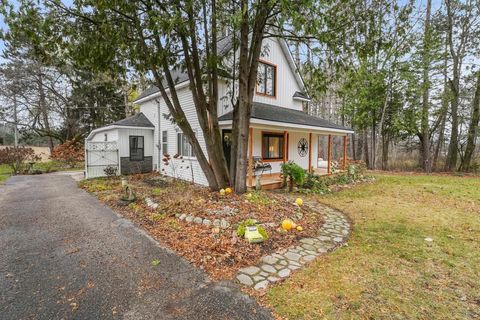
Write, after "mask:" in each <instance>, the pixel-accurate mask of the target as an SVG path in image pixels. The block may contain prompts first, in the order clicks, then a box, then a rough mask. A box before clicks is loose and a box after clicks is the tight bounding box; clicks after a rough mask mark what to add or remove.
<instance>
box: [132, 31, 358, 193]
mask: <svg viewBox="0 0 480 320" xmlns="http://www.w3.org/2000/svg"><path fill="white" fill-rule="evenodd" d="M262 46H263V49H262V55H261V59H260V64H259V76H258V84H257V88H256V92H255V95H254V99H253V101H254V103H253V108H252V116H251V127H250V142H249V157H250V159H251V163H252V165H251V170H249V179H248V183H249V185H253V184H254V183H255V182H254V181H253V176H255V175H261V176H262V183H263V184H264V185H265V186H266V187H268V186H269V185H270V187H275V186H277V185H278V181H279V180H278V176H279V172H280V165H281V164H282V163H284V162H286V161H294V162H295V163H297V164H299V165H300V166H302V167H303V168H305V169H306V170H319V169H324V170H326V171H327V172H328V171H329V170H330V165H328V164H327V163H328V162H329V161H330V157H331V156H330V155H331V151H330V149H331V138H332V136H342V137H344V144H345V146H346V137H347V135H348V134H350V133H353V131H352V130H351V129H349V128H346V127H342V126H339V125H336V124H334V123H331V122H328V121H325V120H322V119H319V118H317V117H313V116H310V115H308V114H307V113H305V112H304V111H303V110H305V109H306V106H307V104H308V102H309V101H310V98H309V97H308V95H307V94H306V89H305V85H304V82H303V79H302V77H301V75H300V74H299V73H298V71H297V70H298V69H297V67H296V65H295V62H294V60H293V58H292V55H291V53H290V51H289V49H288V46H287V44H286V42H285V41H284V40H283V39H281V38H268V39H265V40H264V41H263V44H262ZM218 47H219V48H220V51H221V52H226V51H228V50H229V48H231V38H230V37H226V38H224V39H222V40H220V41H219V44H218ZM174 79H176V90H177V94H178V97H179V100H180V103H181V105H182V108H183V110H184V112H185V114H186V116H187V119H188V121H189V122H190V124H191V125H192V127H193V128H194V129H196V132H197V137H198V140H199V142H200V145H201V146H202V147H203V148H204V150H205V154H206V147H205V142H204V139H203V136H202V131H201V129H200V125H199V124H198V120H197V116H196V112H195V106H194V103H193V99H192V95H191V92H190V89H189V87H188V76H187V75H186V74H183V73H178V74H176V75H175V76H174ZM231 92H232V88H231V84H230V83H228V82H227V81H226V80H219V100H218V101H219V105H218V114H219V123H220V126H221V130H222V136H223V138H224V139H223V140H224V151H225V152H226V153H227V159H229V158H230V157H229V156H228V153H229V135H230V134H231V128H232V105H231V103H230V101H231V99H230V96H229V95H230V94H231ZM135 103H136V104H137V105H139V106H140V112H141V114H143V115H145V116H146V118H147V119H148V120H149V122H150V123H151V124H153V126H154V129H153V141H152V142H151V145H149V146H148V148H152V149H153V158H152V170H156V171H161V172H163V173H164V174H167V175H172V176H176V177H178V178H181V179H185V180H194V182H195V183H199V184H203V185H206V184H207V180H206V178H205V176H204V174H203V172H202V170H201V168H200V166H199V164H198V163H197V161H196V159H195V155H194V154H193V153H192V151H191V148H190V145H189V144H188V142H187V141H186V139H185V137H184V135H183V133H182V132H181V130H180V129H179V128H178V127H177V126H175V125H174V124H172V123H171V121H170V120H168V119H166V118H165V117H164V115H165V114H168V113H169V112H168V109H167V106H166V104H165V102H164V100H163V98H162V97H161V94H160V92H159V90H158V88H156V87H151V88H149V89H147V90H145V91H144V92H143V93H142V94H141V95H140V96H139V98H138V99H137V100H136V101H135ZM150 129H151V128H150V127H148V130H150ZM325 136H328V137H329V138H328V141H329V143H328V149H329V151H328V157H327V158H328V159H319V157H318V154H319V152H318V150H317V149H318V139H319V137H325ZM123 141H129V140H128V139H126V138H124V140H123ZM149 141H150V140H149ZM146 143H147V138H145V148H147V146H146ZM127 149H128V148H127ZM130 149H131V148H130ZM130 149H129V150H130ZM344 149H345V148H344ZM145 150H146V149H145ZM345 150H346V149H345ZM164 154H170V155H173V154H180V155H182V156H183V159H182V160H174V161H173V162H171V163H169V164H168V165H165V164H164V162H163V161H162V157H163V155H164ZM344 158H345V156H344ZM131 159H132V157H130V160H131ZM262 163H263V166H262ZM262 167H263V168H264V169H266V170H262V169H261V168H262ZM265 167H266V168H265Z"/></svg>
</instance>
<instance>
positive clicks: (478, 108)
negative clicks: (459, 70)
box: [460, 71, 480, 171]
mask: <svg viewBox="0 0 480 320" xmlns="http://www.w3.org/2000/svg"><path fill="white" fill-rule="evenodd" d="M479 120H480V71H477V88H476V90H475V96H474V98H473V103H472V118H471V120H470V125H469V128H468V138H467V146H466V148H465V156H464V157H463V161H462V163H461V165H460V170H461V171H469V170H470V162H471V161H472V157H473V153H474V151H475V142H476V138H477V133H478V122H479Z"/></svg>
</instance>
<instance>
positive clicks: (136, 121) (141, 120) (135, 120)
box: [110, 112, 155, 128]
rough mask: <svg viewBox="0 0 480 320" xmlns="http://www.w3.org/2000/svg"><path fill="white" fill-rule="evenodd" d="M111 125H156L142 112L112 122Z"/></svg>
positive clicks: (146, 126) (147, 126)
mask: <svg viewBox="0 0 480 320" xmlns="http://www.w3.org/2000/svg"><path fill="white" fill-rule="evenodd" d="M110 126H123V127H142V128H155V126H154V125H153V124H152V123H151V122H150V120H148V118H147V117H146V116H145V115H144V114H143V113H142V112H139V113H136V114H134V115H133V116H131V117H128V118H125V119H122V120H119V121H116V122H114V123H111V124H110Z"/></svg>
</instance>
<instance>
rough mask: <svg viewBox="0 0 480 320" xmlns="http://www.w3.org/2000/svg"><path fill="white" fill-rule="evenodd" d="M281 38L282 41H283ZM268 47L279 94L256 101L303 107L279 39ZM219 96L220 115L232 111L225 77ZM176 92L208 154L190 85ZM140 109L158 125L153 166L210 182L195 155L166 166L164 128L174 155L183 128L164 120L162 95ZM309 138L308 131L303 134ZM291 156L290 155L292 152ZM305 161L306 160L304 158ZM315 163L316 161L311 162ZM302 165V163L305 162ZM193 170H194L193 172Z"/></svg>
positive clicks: (257, 151)
mask: <svg viewBox="0 0 480 320" xmlns="http://www.w3.org/2000/svg"><path fill="white" fill-rule="evenodd" d="M280 41H281V40H280ZM263 45H264V47H265V48H268V49H266V50H264V55H263V56H262V57H261V59H262V60H264V61H266V62H270V63H273V64H275V65H276V66H277V67H276V82H277V83H276V97H275V98H270V97H265V96H259V95H256V94H255V96H254V101H255V102H260V103H267V104H271V105H276V106H279V107H284V108H291V109H295V110H302V103H301V101H297V100H294V99H293V95H294V94H295V92H296V91H302V89H300V86H299V84H298V83H297V79H296V78H295V75H294V73H293V72H292V70H291V68H290V66H289V64H288V61H287V57H286V56H285V54H284V51H283V50H282V48H281V46H280V43H279V40H278V39H266V40H264V43H263ZM218 88H219V96H218V114H219V116H220V115H223V114H225V113H228V112H230V111H232V105H231V99H230V95H231V94H232V88H231V84H229V83H228V82H227V81H226V80H224V79H221V80H219V84H218ZM177 95H178V98H179V101H180V103H181V106H182V109H183V111H184V113H185V115H186V117H187V120H188V122H189V123H190V124H191V126H192V128H193V129H194V130H195V131H196V132H197V138H198V140H199V143H200V146H201V147H202V149H203V151H204V153H205V155H206V154H207V152H206V146H205V140H204V137H203V133H202V130H201V128H200V125H199V123H198V118H197V114H196V110H195V106H194V103H193V98H192V94H191V91H190V89H189V88H188V87H182V88H179V89H177ZM139 105H140V111H141V112H143V114H144V115H145V116H146V117H147V118H148V119H149V120H150V121H151V122H152V123H153V124H154V125H155V131H154V133H153V138H152V140H153V141H152V146H153V149H152V154H153V159H152V161H153V167H154V168H155V169H157V170H158V171H160V172H162V173H164V174H166V175H169V176H174V177H177V178H180V179H185V180H189V181H191V180H193V181H194V182H195V183H198V184H202V185H208V182H207V179H206V177H205V175H204V174H203V171H202V169H201V167H200V165H199V163H198V161H197V160H196V159H195V158H185V159H183V160H172V163H170V164H169V165H165V163H164V162H163V161H162V157H163V156H162V154H163V151H162V150H161V148H162V134H163V132H164V131H168V142H167V143H168V153H169V154H170V155H171V156H173V155H175V154H176V153H177V152H178V150H177V133H178V132H181V131H180V129H179V128H178V127H177V126H176V125H174V124H172V123H171V121H170V120H168V119H165V117H164V114H169V111H168V109H167V106H166V104H165V102H164V101H163V99H162V98H161V97H158V96H157V97H156V98H151V99H149V100H147V101H143V102H141V103H140V104H139ZM158 106H160V113H159V112H158ZM303 135H304V136H306V138H307V139H308V133H305V134H303ZM253 139H254V145H253V148H254V155H258V156H261V130H257V129H255V130H254V137H253ZM296 139H297V136H294V138H292V136H291V139H290V146H289V152H292V155H291V160H295V161H296V159H297V157H294V156H293V155H294V154H293V151H292V150H293V146H295V151H296V144H297V143H298V141H296ZM289 157H290V154H289ZM301 160H302V163H303V159H301ZM312 162H313V161H312ZM280 165H281V162H273V163H272V167H273V172H279V171H280ZM302 166H303V165H302ZM307 166H308V155H307V156H306V164H305V168H306V167H307ZM192 169H193V172H192Z"/></svg>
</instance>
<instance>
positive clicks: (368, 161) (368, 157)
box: [363, 129, 371, 169]
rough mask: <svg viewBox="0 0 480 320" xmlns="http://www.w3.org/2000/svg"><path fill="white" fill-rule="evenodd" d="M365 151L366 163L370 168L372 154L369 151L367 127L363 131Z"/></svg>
mask: <svg viewBox="0 0 480 320" xmlns="http://www.w3.org/2000/svg"><path fill="white" fill-rule="evenodd" d="M363 152H364V156H365V164H366V165H367V168H369V169H371V168H370V154H369V151H368V133H367V129H365V130H364V131H363Z"/></svg>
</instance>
